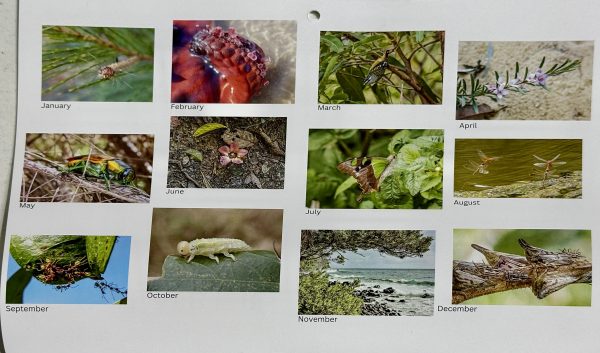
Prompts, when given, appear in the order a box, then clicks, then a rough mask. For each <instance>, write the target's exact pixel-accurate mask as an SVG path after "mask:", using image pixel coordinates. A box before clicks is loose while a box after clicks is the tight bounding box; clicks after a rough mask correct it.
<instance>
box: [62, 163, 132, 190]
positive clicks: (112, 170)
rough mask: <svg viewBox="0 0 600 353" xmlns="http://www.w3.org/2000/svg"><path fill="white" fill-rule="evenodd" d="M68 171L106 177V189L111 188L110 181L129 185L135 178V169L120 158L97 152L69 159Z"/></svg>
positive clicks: (101, 177)
mask: <svg viewBox="0 0 600 353" xmlns="http://www.w3.org/2000/svg"><path fill="white" fill-rule="evenodd" d="M66 171H67V172H75V173H80V174H83V173H84V171H85V176H89V177H94V178H100V179H104V180H105V181H106V189H107V190H110V181H114V182H117V183H119V184H124V185H129V184H131V183H132V182H133V180H134V179H135V170H133V168H132V167H131V166H130V165H128V164H127V163H125V162H123V161H122V160H120V159H116V158H113V157H107V156H100V155H96V154H90V155H82V156H75V157H71V158H68V159H67V165H66Z"/></svg>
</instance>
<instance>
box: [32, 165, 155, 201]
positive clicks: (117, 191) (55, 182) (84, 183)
mask: <svg viewBox="0 0 600 353" xmlns="http://www.w3.org/2000/svg"><path fill="white" fill-rule="evenodd" d="M23 171H24V173H26V172H28V171H30V172H33V174H34V175H35V176H36V177H38V178H39V177H41V176H44V177H45V178H46V179H49V180H47V181H45V182H43V183H42V184H41V185H38V186H37V187H35V188H31V186H32V185H33V180H32V181H31V183H32V184H31V185H30V186H28V187H26V188H24V190H23V194H22V195H21V201H22V202H52V201H59V200H57V199H56V195H57V194H59V189H60V187H61V186H63V185H70V186H71V189H72V190H73V191H72V193H71V194H70V195H67V196H68V197H66V198H65V197H64V196H65V195H62V196H63V199H62V200H64V201H71V200H72V199H73V198H74V197H75V196H78V195H84V194H96V195H99V196H101V197H102V200H103V201H100V202H122V203H127V202H130V203H149V202H150V195H148V194H146V193H145V192H144V191H142V190H140V189H137V188H135V187H131V186H124V185H118V184H114V183H111V189H110V190H107V189H106V184H105V183H104V182H97V181H92V180H87V179H84V178H82V177H80V176H78V175H76V174H72V173H62V172H60V171H58V170H57V169H55V168H52V167H48V166H46V165H44V164H41V163H39V162H35V161H31V160H28V159H25V160H24V163H23ZM24 178H25V176H24ZM34 179H35V178H34ZM42 186H45V187H53V188H54V189H53V193H52V195H48V196H44V195H42V197H38V196H33V195H32V194H34V192H35V191H37V190H38V189H40V188H41V187H42ZM25 190H27V191H25ZM78 192H79V193H80V194H77V193H78Z"/></svg>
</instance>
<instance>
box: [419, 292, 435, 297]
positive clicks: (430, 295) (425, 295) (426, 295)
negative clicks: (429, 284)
mask: <svg viewBox="0 0 600 353" xmlns="http://www.w3.org/2000/svg"><path fill="white" fill-rule="evenodd" d="M421 298H433V294H429V293H423V295H421Z"/></svg>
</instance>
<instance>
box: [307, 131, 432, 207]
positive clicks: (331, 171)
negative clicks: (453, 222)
mask: <svg viewBox="0 0 600 353" xmlns="http://www.w3.org/2000/svg"><path fill="white" fill-rule="evenodd" d="M443 172H444V131H443V130H420V129H396V130H393V129H347V130H338V129H311V130H310V131H309V135H308V170H307V183H306V201H305V202H306V203H305V206H306V207H309V208H352V209H383V208H385V209H439V208H441V207H442V187H443V181H442V177H443Z"/></svg>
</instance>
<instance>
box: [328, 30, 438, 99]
mask: <svg viewBox="0 0 600 353" xmlns="http://www.w3.org/2000/svg"><path fill="white" fill-rule="evenodd" d="M320 43H321V44H320V55H319V98H318V100H319V103H324V104H351V103H356V104H380V103H384V104H440V103H441V101H442V79H443V65H444V32H438V31H419V32H321V42H320ZM396 44H398V45H397V46H396ZM394 48H395V50H394V52H393V53H392V54H390V56H389V57H388V63H389V65H390V68H388V69H387V70H386V71H385V72H386V73H385V76H387V77H388V79H386V78H382V79H381V80H380V81H379V82H378V83H377V84H375V85H373V86H367V87H364V86H363V80H364V78H365V77H366V76H367V73H368V72H369V69H370V68H371V66H372V64H373V62H375V61H376V60H377V59H378V58H380V57H383V55H384V53H385V52H386V50H389V49H394Z"/></svg>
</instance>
